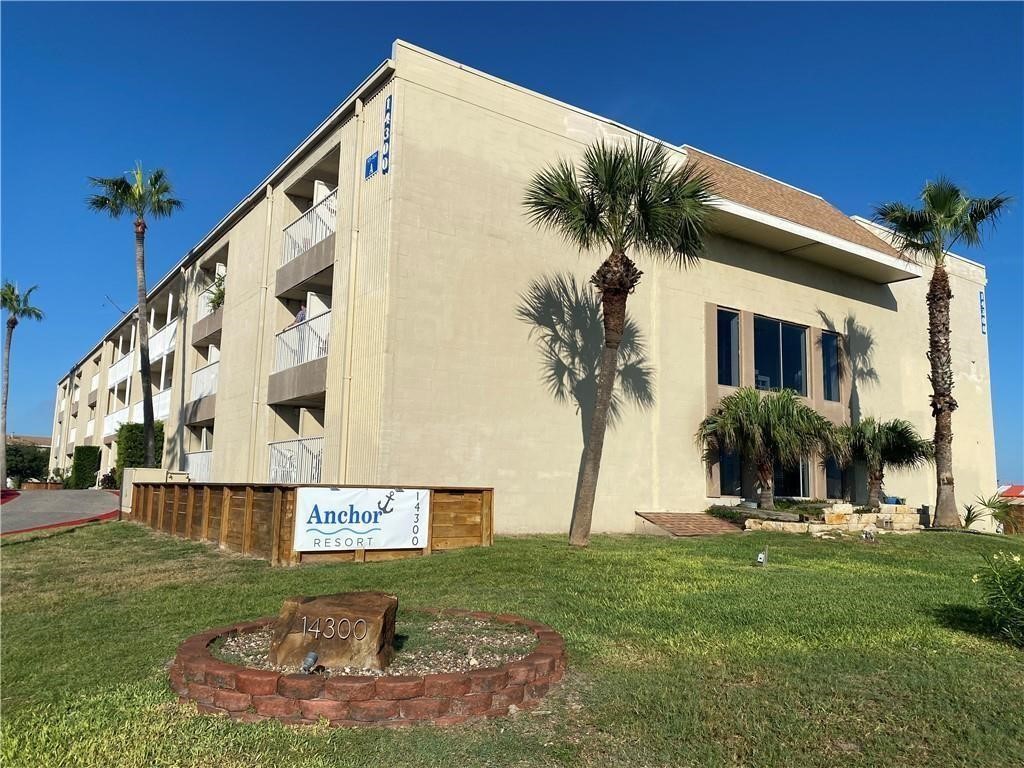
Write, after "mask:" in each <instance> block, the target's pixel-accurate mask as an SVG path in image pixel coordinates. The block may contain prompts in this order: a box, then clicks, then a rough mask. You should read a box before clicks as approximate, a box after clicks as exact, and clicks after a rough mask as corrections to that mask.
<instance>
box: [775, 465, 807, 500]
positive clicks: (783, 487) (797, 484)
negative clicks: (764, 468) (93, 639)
mask: <svg viewBox="0 0 1024 768" xmlns="http://www.w3.org/2000/svg"><path fill="white" fill-rule="evenodd" d="M775 495H776V496H810V489H809V487H808V483H807V462H806V461H801V462H800V463H799V464H798V465H797V466H795V467H778V466H777V467H775Z"/></svg>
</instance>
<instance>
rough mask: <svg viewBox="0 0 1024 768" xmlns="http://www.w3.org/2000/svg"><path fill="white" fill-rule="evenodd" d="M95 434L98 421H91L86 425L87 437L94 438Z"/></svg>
mask: <svg viewBox="0 0 1024 768" xmlns="http://www.w3.org/2000/svg"><path fill="white" fill-rule="evenodd" d="M94 434H96V419H89V421H87V422H86V423H85V436H86V437H92V436H93V435H94Z"/></svg>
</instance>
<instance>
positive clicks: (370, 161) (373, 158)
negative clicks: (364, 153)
mask: <svg viewBox="0 0 1024 768" xmlns="http://www.w3.org/2000/svg"><path fill="white" fill-rule="evenodd" d="M379 164H380V152H374V153H373V154H372V155H370V156H369V157H367V158H366V165H365V167H364V168H363V179H364V180H365V179H368V178H370V177H371V176H373V175H374V174H375V173H377V166H378V165H379Z"/></svg>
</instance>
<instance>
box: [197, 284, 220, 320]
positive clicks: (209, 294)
mask: <svg viewBox="0 0 1024 768" xmlns="http://www.w3.org/2000/svg"><path fill="white" fill-rule="evenodd" d="M213 289H214V287H213V286H212V285H211V286H210V287H209V288H207V289H206V290H205V291H203V292H202V293H200V294H199V298H198V299H197V300H196V320H202V319H203V318H204V317H208V316H210V315H212V314H213V313H214V312H215V311H216V309H219V307H217V308H214V307H213V306H211V305H210V302H211V301H212V299H213Z"/></svg>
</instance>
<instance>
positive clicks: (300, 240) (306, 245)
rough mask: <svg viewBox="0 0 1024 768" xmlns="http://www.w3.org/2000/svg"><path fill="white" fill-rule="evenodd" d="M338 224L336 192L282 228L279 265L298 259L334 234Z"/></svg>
mask: <svg viewBox="0 0 1024 768" xmlns="http://www.w3.org/2000/svg"><path fill="white" fill-rule="evenodd" d="M337 222H338V190H337V189H335V190H334V191H333V192H331V193H330V194H329V195H327V197H325V198H324V199H323V200H321V201H320V202H319V203H317V204H316V205H314V206H313V207H312V208H310V209H309V210H308V211H306V212H305V213H304V214H302V215H301V216H299V218H297V219H296V220H295V221H293V222H292V223H291V224H289V225H288V226H287V227H285V228H284V237H282V238H281V264H282V265H284V264H287V263H288V262H289V261H291V260H292V259H295V258H298V257H299V256H301V255H302V254H304V253H305V252H306V251H308V250H309V249H310V248H312V247H313V246H314V245H316V244H317V243H319V242H322V241H323V240H326V239H327V238H328V237H330V236H331V235H333V234H334V232H335V230H336V229H337Z"/></svg>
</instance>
